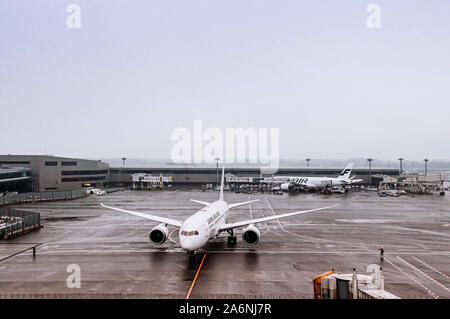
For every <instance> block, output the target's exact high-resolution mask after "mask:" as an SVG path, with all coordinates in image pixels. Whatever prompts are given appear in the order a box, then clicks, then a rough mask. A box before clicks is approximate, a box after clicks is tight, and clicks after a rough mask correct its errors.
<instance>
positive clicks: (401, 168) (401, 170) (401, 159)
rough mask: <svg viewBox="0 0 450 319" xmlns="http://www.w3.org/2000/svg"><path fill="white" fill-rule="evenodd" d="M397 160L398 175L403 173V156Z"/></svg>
mask: <svg viewBox="0 0 450 319" xmlns="http://www.w3.org/2000/svg"><path fill="white" fill-rule="evenodd" d="M398 160H399V161H400V175H402V174H403V165H402V164H403V163H402V162H403V161H404V158H401V157H400V158H399V159H398Z"/></svg>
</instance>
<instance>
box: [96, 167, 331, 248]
mask: <svg viewBox="0 0 450 319" xmlns="http://www.w3.org/2000/svg"><path fill="white" fill-rule="evenodd" d="M224 175H225V168H223V169H222V183H221V186H220V195H219V200H218V201H215V202H213V203H207V202H203V201H199V200H195V199H191V201H193V202H195V203H198V204H201V205H204V206H205V207H204V208H202V209H200V210H199V211H197V212H196V213H195V214H193V215H192V216H190V217H189V218H187V219H186V220H185V221H179V220H175V219H171V218H166V217H159V216H154V215H149V214H144V213H140V212H135V211H130V210H125V209H121V208H117V207H110V206H106V205H104V204H100V205H101V206H103V207H105V208H108V209H113V210H116V211H119V212H122V213H126V214H130V215H134V216H139V217H142V218H146V219H149V220H152V221H156V222H159V223H160V224H159V225H158V226H156V227H154V228H153V229H152V230H151V232H150V240H151V241H152V242H154V243H155V244H163V243H164V242H165V241H166V240H167V238H168V236H169V230H168V228H167V226H168V225H170V226H175V227H178V228H180V230H179V241H180V246H181V248H182V249H184V250H186V251H187V252H188V253H189V254H190V256H193V255H194V253H195V251H196V250H198V249H201V248H202V247H203V246H205V244H206V243H207V242H208V241H209V240H210V239H212V238H214V237H217V236H218V235H219V234H220V233H222V232H224V231H226V232H228V233H229V234H230V236H229V237H228V243H235V242H236V236H234V232H233V230H234V228H237V227H243V226H247V227H246V228H244V232H243V233H242V240H243V241H244V243H245V244H246V245H248V246H254V245H256V244H257V243H258V242H259V239H260V236H261V234H260V232H259V229H258V228H257V227H256V226H255V224H258V223H263V222H268V221H271V220H276V219H280V218H285V217H290V216H294V215H299V214H304V213H309V212H315V211H319V210H323V209H329V208H332V207H334V206H336V205H333V206H328V207H321V208H315V209H309V210H304V211H299V212H293V213H287V214H282V215H274V216H268V217H262V218H255V219H249V220H244V221H240V222H235V223H227V222H226V220H227V218H228V216H229V214H230V209H233V208H235V207H238V206H242V205H245V204H249V203H252V202H256V201H259V199H256V200H251V201H247V202H242V203H236V204H228V203H227V202H225V201H224V199H223V187H224Z"/></svg>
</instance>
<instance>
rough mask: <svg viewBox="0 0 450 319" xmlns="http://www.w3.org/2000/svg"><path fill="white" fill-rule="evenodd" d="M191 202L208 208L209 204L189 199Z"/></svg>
mask: <svg viewBox="0 0 450 319" xmlns="http://www.w3.org/2000/svg"><path fill="white" fill-rule="evenodd" d="M191 202H194V203H197V204H201V205H205V206H208V205H209V204H210V203H208V202H202V201H201V200H196V199H191Z"/></svg>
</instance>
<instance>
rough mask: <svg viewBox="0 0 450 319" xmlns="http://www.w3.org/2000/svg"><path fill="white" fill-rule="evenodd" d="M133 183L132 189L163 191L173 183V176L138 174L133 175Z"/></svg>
mask: <svg viewBox="0 0 450 319" xmlns="http://www.w3.org/2000/svg"><path fill="white" fill-rule="evenodd" d="M131 183H132V185H131V188H132V189H162V188H164V185H166V184H170V183H173V176H163V175H162V174H160V175H159V176H153V175H152V174H146V173H136V174H133V175H131Z"/></svg>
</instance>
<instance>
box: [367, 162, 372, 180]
mask: <svg viewBox="0 0 450 319" xmlns="http://www.w3.org/2000/svg"><path fill="white" fill-rule="evenodd" d="M367 161H368V162H369V186H370V187H372V161H373V158H370V157H369V158H368V159H367Z"/></svg>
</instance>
